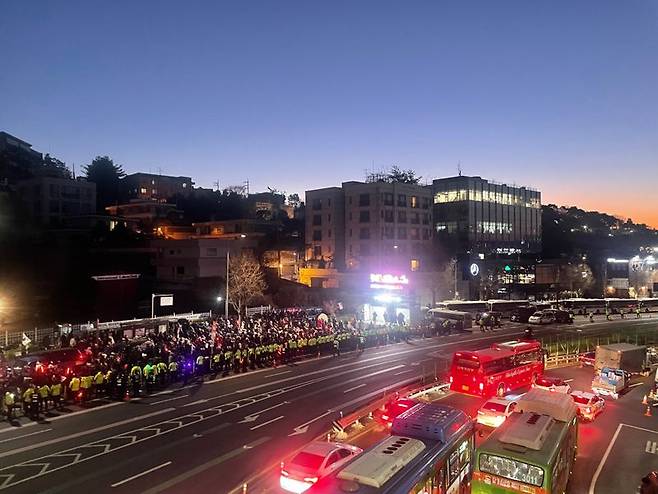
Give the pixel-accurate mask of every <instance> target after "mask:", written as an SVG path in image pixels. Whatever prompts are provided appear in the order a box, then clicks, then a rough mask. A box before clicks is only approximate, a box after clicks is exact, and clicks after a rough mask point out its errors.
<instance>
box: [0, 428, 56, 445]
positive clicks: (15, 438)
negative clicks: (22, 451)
mask: <svg viewBox="0 0 658 494" xmlns="http://www.w3.org/2000/svg"><path fill="white" fill-rule="evenodd" d="M51 430H52V429H43V430H40V431H36V432H30V433H29V434H23V435H22V436H16V437H10V438H9V439H3V440H2V441H0V444H1V443H8V442H9V441H15V440H17V439H23V438H24V437H30V436H36V435H37V434H43V433H44V432H48V431H51Z"/></svg>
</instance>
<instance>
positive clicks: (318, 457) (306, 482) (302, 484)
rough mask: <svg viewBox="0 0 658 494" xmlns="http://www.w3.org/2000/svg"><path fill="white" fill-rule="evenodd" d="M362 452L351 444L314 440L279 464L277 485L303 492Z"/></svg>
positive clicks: (284, 488)
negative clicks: (285, 461)
mask: <svg viewBox="0 0 658 494" xmlns="http://www.w3.org/2000/svg"><path fill="white" fill-rule="evenodd" d="M362 452H363V450H362V449H361V448H357V447H356V446H352V445H351V444H344V443H332V442H322V441H314V442H312V443H309V444H307V445H306V446H304V449H302V450H301V451H300V452H299V453H297V454H296V455H295V456H293V458H292V459H291V460H290V461H289V462H287V463H282V464H281V476H280V477H279V485H280V486H281V488H282V489H283V490H285V491H288V492H293V493H295V494H298V493H300V492H304V491H306V490H307V489H310V488H311V487H312V486H313V484H315V483H316V482H317V481H318V479H321V478H322V477H324V476H325V475H328V474H330V473H331V472H333V471H334V470H336V469H337V468H339V467H340V466H341V465H343V464H345V463H347V462H348V461H349V460H351V459H352V458H354V457H355V456H357V455H359V454H361V453H362Z"/></svg>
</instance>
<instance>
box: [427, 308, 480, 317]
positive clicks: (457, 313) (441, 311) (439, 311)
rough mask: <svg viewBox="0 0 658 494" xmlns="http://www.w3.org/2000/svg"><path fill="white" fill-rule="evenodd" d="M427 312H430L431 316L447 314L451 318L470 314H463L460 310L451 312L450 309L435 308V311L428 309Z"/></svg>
mask: <svg viewBox="0 0 658 494" xmlns="http://www.w3.org/2000/svg"><path fill="white" fill-rule="evenodd" d="M428 312H431V313H432V314H449V315H453V316H470V315H471V313H470V312H463V311H460V310H452V309H441V308H436V309H430V310H429V311H428Z"/></svg>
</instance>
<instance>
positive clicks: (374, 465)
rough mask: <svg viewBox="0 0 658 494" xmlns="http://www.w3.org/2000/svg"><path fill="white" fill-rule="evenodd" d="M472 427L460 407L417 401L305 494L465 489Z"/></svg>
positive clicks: (461, 492) (462, 493) (457, 493)
mask: <svg viewBox="0 0 658 494" xmlns="http://www.w3.org/2000/svg"><path fill="white" fill-rule="evenodd" d="M474 440H475V426H474V423H473V421H472V420H471V418H470V417H469V416H468V415H467V414H466V413H465V412H463V411H462V410H458V409H456V408H452V407H449V406H446V405H440V404H438V403H419V404H417V405H414V406H413V407H411V408H410V409H409V410H407V411H405V412H403V413H402V414H400V415H398V416H397V417H396V418H395V420H394V421H393V426H392V429H391V435H390V436H388V437H387V438H386V439H384V440H382V441H380V442H379V443H377V444H376V445H375V446H373V447H371V448H369V449H368V450H367V451H365V452H364V453H361V454H360V455H359V456H357V457H356V458H355V459H354V460H352V461H350V462H349V463H347V464H346V465H345V466H344V467H342V468H340V469H339V470H338V471H335V472H333V473H331V474H330V475H329V476H327V477H324V478H322V479H320V480H318V482H317V483H316V484H315V485H314V486H313V487H311V488H310V489H309V490H308V491H307V492H308V493H309V494H316V493H319V494H340V493H345V494H347V493H358V494H375V493H377V494H417V493H423V492H428V493H441V494H444V493H449V494H466V493H467V492H469V491H468V485H469V482H470V478H471V475H472V471H473V465H472V458H473V450H474V446H473V445H474Z"/></svg>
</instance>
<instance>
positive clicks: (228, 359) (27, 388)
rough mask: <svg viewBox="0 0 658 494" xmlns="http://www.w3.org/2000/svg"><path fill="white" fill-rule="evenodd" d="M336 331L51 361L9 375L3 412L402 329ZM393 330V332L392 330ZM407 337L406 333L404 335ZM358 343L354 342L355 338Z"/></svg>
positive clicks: (129, 390) (231, 368)
mask: <svg viewBox="0 0 658 494" xmlns="http://www.w3.org/2000/svg"><path fill="white" fill-rule="evenodd" d="M394 331H395V332H394V333H393V332H392V331H390V330H381V329H378V330H374V331H363V332H358V333H356V334H353V333H349V332H342V333H334V334H330V335H323V336H316V337H310V338H307V337H300V338H298V339H290V340H288V341H286V342H284V343H270V344H261V345H256V344H254V345H250V346H247V345H243V344H242V343H240V344H238V345H235V346H234V345H230V344H227V345H224V346H222V347H220V348H214V349H209V350H200V351H196V352H195V353H194V354H192V355H189V356H187V357H183V356H178V357H173V356H170V357H169V358H168V362H165V361H162V360H161V361H153V360H148V361H146V363H144V364H143V365H142V364H141V363H140V362H135V363H133V364H132V365H129V364H125V363H124V364H123V365H122V366H120V367H115V368H111V369H102V368H99V369H96V370H95V372H92V370H91V369H92V367H91V366H86V368H85V369H84V371H83V372H78V373H76V374H73V375H70V376H62V375H60V374H59V373H57V369H56V368H55V367H53V366H50V367H49V369H50V371H46V372H44V373H43V375H41V376H38V378H37V381H36V382H35V380H34V378H21V379H20V380H16V379H14V380H9V381H8V382H7V383H5V385H4V386H3V389H1V390H0V392H1V396H2V412H3V413H4V414H5V416H6V418H7V419H8V420H13V419H14V418H15V417H16V412H17V410H20V409H22V411H23V413H24V415H25V416H28V417H30V418H32V419H33V420H38V419H39V416H40V413H44V414H47V413H48V411H49V410H51V409H52V410H61V409H62V407H63V406H64V404H65V403H80V404H84V403H86V402H87V401H89V400H91V399H93V398H100V397H111V398H114V399H127V398H129V397H130V396H131V395H132V396H133V397H137V396H139V395H140V393H141V392H142V390H145V391H146V393H149V394H150V393H152V392H153V391H154V390H155V389H156V388H162V387H164V386H167V385H168V384H171V383H174V382H176V381H178V380H180V379H182V380H183V382H184V383H187V382H188V380H189V379H191V378H193V377H202V376H204V375H205V374H208V373H212V374H214V375H218V374H222V375H227V374H229V373H230V372H235V373H238V372H246V371H247V370H248V369H256V368H261V367H267V366H275V367H276V366H277V365H282V364H286V363H288V362H291V361H292V360H294V359H295V358H298V357H304V356H314V355H317V356H319V355H320V354H321V353H328V350H329V349H331V353H332V354H333V355H334V356H336V355H340V351H341V347H343V346H345V345H346V344H348V343H351V344H350V346H351V347H356V349H358V350H361V351H362V350H363V349H364V348H365V346H366V344H367V343H369V344H372V345H374V344H386V343H387V342H388V339H389V336H393V337H394V338H395V339H398V338H399V336H400V335H399V334H397V333H401V332H402V330H401V329H399V328H398V329H395V330H394ZM391 333H392V334H391ZM403 337H405V336H403ZM352 343H353V344H352ZM19 382H20V384H19Z"/></svg>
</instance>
